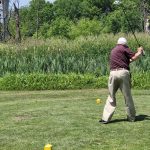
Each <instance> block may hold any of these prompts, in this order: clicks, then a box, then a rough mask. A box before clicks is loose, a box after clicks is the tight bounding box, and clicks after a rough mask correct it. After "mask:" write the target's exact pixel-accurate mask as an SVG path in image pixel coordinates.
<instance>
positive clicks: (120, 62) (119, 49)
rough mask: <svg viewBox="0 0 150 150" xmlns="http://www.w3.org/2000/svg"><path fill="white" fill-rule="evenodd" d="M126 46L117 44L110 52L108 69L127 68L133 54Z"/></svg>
mask: <svg viewBox="0 0 150 150" xmlns="http://www.w3.org/2000/svg"><path fill="white" fill-rule="evenodd" d="M134 54H135V53H133V52H132V51H131V50H130V49H129V47H128V46H126V45H120V44H119V45H117V46H116V47H115V48H113V49H112V51H111V54H110V70H113V69H119V68H124V69H127V70H129V63H130V59H131V58H132V57H133V56H134Z"/></svg>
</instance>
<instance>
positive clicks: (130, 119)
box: [127, 116, 135, 122]
mask: <svg viewBox="0 0 150 150" xmlns="http://www.w3.org/2000/svg"><path fill="white" fill-rule="evenodd" d="M127 121H129V122H135V118H130V117H129V116H127Z"/></svg>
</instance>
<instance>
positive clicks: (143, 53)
mask: <svg viewBox="0 0 150 150" xmlns="http://www.w3.org/2000/svg"><path fill="white" fill-rule="evenodd" d="M114 4H115V5H119V6H120V7H121V8H122V10H123V13H124V16H125V18H126V20H127V23H128V25H129V28H130V30H131V32H132V34H133V36H134V39H135V41H136V43H137V45H138V46H139V47H140V46H141V44H140V43H139V41H138V39H137V37H136V35H135V33H134V31H133V28H132V26H131V24H130V21H129V19H128V17H127V15H126V11H125V8H124V6H123V5H122V3H121V2H120V0H116V1H115V2H114ZM142 55H143V56H145V51H144V50H143V52H142Z"/></svg>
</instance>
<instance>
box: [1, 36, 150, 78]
mask: <svg viewBox="0 0 150 150" xmlns="http://www.w3.org/2000/svg"><path fill="white" fill-rule="evenodd" d="M120 36H125V37H127V39H128V41H129V42H128V43H129V46H130V47H131V49H132V50H134V51H136V48H137V45H136V42H135V40H134V38H133V36H132V35H122V34H119V35H115V36H114V35H111V34H109V35H108V34H106V35H99V36H89V37H80V38H77V39H75V40H67V39H49V40H46V41H42V40H39V41H32V40H30V41H27V42H24V43H23V44H22V45H15V46H13V47H12V45H11V44H10V45H7V46H2V47H1V46H0V75H1V76H4V75H6V74H11V73H17V74H29V73H36V72H37V73H63V74H67V73H72V72H73V73H80V74H85V73H90V74H95V75H96V76H100V75H106V74H108V72H109V53H110V51H111V49H112V48H113V47H114V46H115V44H116V41H117V39H118V38H119V37H120ZM137 37H138V39H139V40H140V43H141V45H143V46H144V49H145V51H146V56H145V57H141V58H140V59H139V60H138V61H137V62H134V63H133V64H132V65H131V70H132V71H134V72H140V71H141V72H147V71H149V70H150V50H149V49H150V37H149V36H148V35H145V34H138V35H137Z"/></svg>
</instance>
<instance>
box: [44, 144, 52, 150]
mask: <svg viewBox="0 0 150 150" xmlns="http://www.w3.org/2000/svg"><path fill="white" fill-rule="evenodd" d="M44 150H52V145H51V144H47V145H45V147H44Z"/></svg>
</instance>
